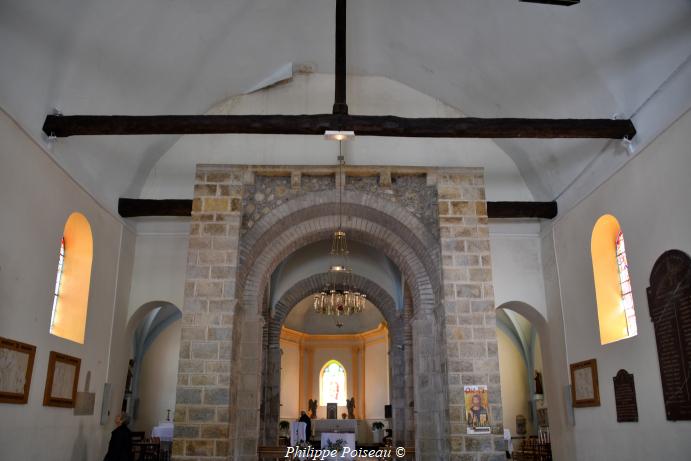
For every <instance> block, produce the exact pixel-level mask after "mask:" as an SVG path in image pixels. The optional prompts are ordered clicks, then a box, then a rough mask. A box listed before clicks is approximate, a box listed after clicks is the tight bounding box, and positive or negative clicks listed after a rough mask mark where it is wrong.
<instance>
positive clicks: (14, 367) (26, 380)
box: [0, 337, 36, 404]
mask: <svg viewBox="0 0 691 461" xmlns="http://www.w3.org/2000/svg"><path fill="white" fill-rule="evenodd" d="M35 356H36V346H32V345H31V344H25V343H20V342H19V341H14V340H12V339H7V338H1V337H0V403H19V404H24V403H26V402H28V401H29V389H30V388H31V372H32V371H33V369H34V357H35Z"/></svg>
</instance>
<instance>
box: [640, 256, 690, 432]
mask: <svg viewBox="0 0 691 461" xmlns="http://www.w3.org/2000/svg"><path fill="white" fill-rule="evenodd" d="M648 307H649V309H650V319H651V320H652V322H653V327H654V328H655V342H656V343H657V357H658V361H659V365H660V379H661V381H662V394H663V397H664V401H665V414H666V415H667V419H668V420H670V421H679V420H691V368H690V367H689V364H690V363H691V258H689V255H687V254H686V253H684V252H683V251H679V250H669V251H666V252H664V253H663V254H662V255H661V256H660V257H659V258H658V259H657V261H655V265H654V266H653V270H652V272H651V273H650V286H649V287H648Z"/></svg>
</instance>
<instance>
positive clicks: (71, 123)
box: [43, 114, 636, 139]
mask: <svg viewBox="0 0 691 461" xmlns="http://www.w3.org/2000/svg"><path fill="white" fill-rule="evenodd" d="M326 130H352V131H355V135H356V136H393V137H411V138H535V139H538V138H543V139H545V138H606V139H623V138H625V137H626V138H628V139H632V138H633V137H634V135H635V134H636V128H635V127H634V126H633V123H632V122H631V120H612V119H525V118H473V117H462V118H404V117H396V116H393V115H333V114H319V115H141V116H136V115H133V116H130V115H48V116H47V117H46V121H45V123H44V124H43V132H44V133H45V134H46V135H48V136H56V137H59V138H64V137H68V136H98V135H152V134H178V135H184V134H295V135H319V136H322V135H323V134H324V132H325V131H326Z"/></svg>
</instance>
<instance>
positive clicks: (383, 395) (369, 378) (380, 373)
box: [364, 341, 391, 420]
mask: <svg viewBox="0 0 691 461" xmlns="http://www.w3.org/2000/svg"><path fill="white" fill-rule="evenodd" d="M364 356H365V364H364V369H365V418H367V419H382V420H383V419H384V406H385V405H388V404H389V403H391V402H390V399H389V373H390V370H389V343H388V342H387V341H376V342H372V343H368V344H367V345H366V347H365V354H364Z"/></svg>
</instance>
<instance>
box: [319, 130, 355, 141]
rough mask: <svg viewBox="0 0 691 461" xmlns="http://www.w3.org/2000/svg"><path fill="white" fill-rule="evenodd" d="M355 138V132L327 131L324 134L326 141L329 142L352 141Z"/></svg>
mask: <svg viewBox="0 0 691 461" xmlns="http://www.w3.org/2000/svg"><path fill="white" fill-rule="evenodd" d="M354 137H355V132H354V131H336V130H326V131H325V132H324V139H326V140H327V141H339V142H340V141H351V140H352V139H353V138H354Z"/></svg>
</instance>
